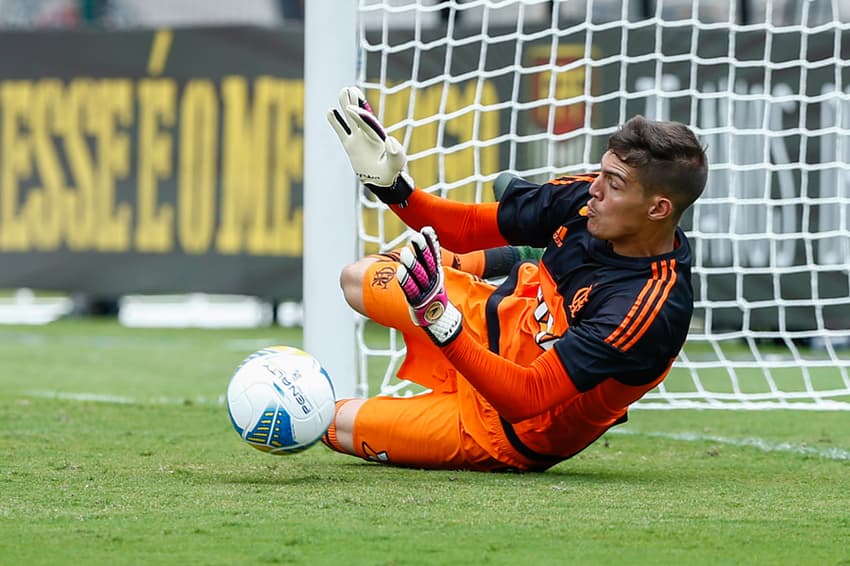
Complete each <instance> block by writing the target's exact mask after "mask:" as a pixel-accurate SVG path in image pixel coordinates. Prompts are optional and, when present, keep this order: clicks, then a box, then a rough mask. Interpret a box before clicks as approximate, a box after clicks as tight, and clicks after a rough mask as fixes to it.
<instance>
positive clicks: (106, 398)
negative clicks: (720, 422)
mask: <svg viewBox="0 0 850 566" xmlns="http://www.w3.org/2000/svg"><path fill="white" fill-rule="evenodd" d="M25 394H26V395H29V396H31V397H41V398H46V399H61V400H66V401H85V402H94V403H114V404H122V405H186V404H187V403H190V404H193V405H205V406H218V407H220V406H223V405H224V395H222V396H220V397H217V398H209V397H195V398H192V399H189V398H184V397H151V398H147V399H140V398H135V397H126V396H122V395H108V394H101V393H68V392H62V391H45V390H34V391H27V392H25ZM607 434H615V435H617V434H620V435H627V436H648V437H651V438H663V439H666V440H678V441H681V442H714V443H716V444H726V445H729V446H737V447H747V448H755V449H757V450H761V451H762V452H783V453H788V454H797V455H801V456H815V457H818V458H824V459H826V460H838V461H842V462H850V451H848V450H843V449H841V448H814V447H812V446H808V445H805V444H791V443H789V442H768V441H767V440H764V439H762V438H730V437H726V436H717V435H710V434H697V433H695V432H642V431H639V430H634V429H628V428H614V429H611V430H609V431H608V433H607Z"/></svg>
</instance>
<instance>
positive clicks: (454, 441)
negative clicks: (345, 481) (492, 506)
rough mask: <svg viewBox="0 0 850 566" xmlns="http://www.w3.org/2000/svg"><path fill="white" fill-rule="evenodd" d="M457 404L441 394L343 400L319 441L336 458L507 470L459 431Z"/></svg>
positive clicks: (398, 463)
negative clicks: (347, 455)
mask: <svg viewBox="0 0 850 566" xmlns="http://www.w3.org/2000/svg"><path fill="white" fill-rule="evenodd" d="M458 403H459V399H458V396H457V395H453V394H445V393H428V394H424V395H418V396H415V397H407V398H395V397H374V398H372V399H348V400H343V401H340V402H339V403H338V404H337V415H336V418H335V420H334V424H333V425H331V428H330V429H329V430H328V432H327V433H326V434H325V436H324V437H323V439H322V441H323V442H324V443H325V444H326V445H327V446H329V447H330V448H332V449H334V450H336V451H337V452H342V453H343V454H350V455H352V456H358V457H360V458H363V459H364V460H369V461H373V462H380V463H383V464H392V465H395V466H407V467H416V468H427V469H468V470H478V471H496V470H503V469H507V468H508V467H509V466H507V465H506V464H504V463H502V462H499V461H498V460H496V459H494V458H493V457H492V456H491V455H490V454H489V453H488V452H487V451H486V450H484V448H482V447H481V446H480V445H479V444H478V443H477V442H475V440H473V438H472V436H470V435H469V434H468V433H467V431H466V430H464V427H463V425H462V423H461V420H460V415H459V408H458Z"/></svg>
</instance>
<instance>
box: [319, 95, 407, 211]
mask: <svg viewBox="0 0 850 566" xmlns="http://www.w3.org/2000/svg"><path fill="white" fill-rule="evenodd" d="M339 106H340V109H341V110H342V112H340V111H339V110H337V109H336V108H331V109H329V110H328V122H330V124H331V127H332V128H333V129H334V131H335V132H336V135H337V136H339V140H340V141H341V142H342V147H343V148H344V149H345V152H346V153H347V154H348V160H349V161H350V162H351V167H352V168H353V169H354V172H355V173H357V176H358V177H359V178H360V182H361V183H363V184H364V185H365V186H366V188H367V189H369V190H370V191H372V193H373V194H374V195H375V196H376V197H378V198H379V199H380V200H381V202H384V203H385V204H399V205H401V206H407V198H408V197H409V196H410V193H412V192H413V189H414V184H413V179H411V178H410V175H408V174H407V172H406V171H405V170H404V168H405V165H406V164H407V154H406V153H405V151H404V147H403V146H402V145H401V143H400V142H399V141H398V140H397V139H395V138H394V137H392V136H388V135H387V133H386V132H385V131H384V127H383V126H382V125H381V123H380V122H378V119H377V118H376V117H375V114H374V113H373V112H372V107H371V106H369V103H368V102H366V98H365V96H363V93H362V92H361V91H360V89H359V88H357V87H353V86H352V87H346V88H344V89H342V90H341V91H340V92H339Z"/></svg>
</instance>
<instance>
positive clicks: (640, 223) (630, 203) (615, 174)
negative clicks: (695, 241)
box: [587, 151, 660, 256]
mask: <svg viewBox="0 0 850 566" xmlns="http://www.w3.org/2000/svg"><path fill="white" fill-rule="evenodd" d="M590 196H591V198H590V200H589V201H588V203H587V229H588V231H589V232H590V233H591V235H593V236H595V237H597V238H599V239H602V240H607V241H608V242H610V243H611V245H612V246H613V249H614V251H615V252H617V253H619V254H621V255H628V256H645V255H655V253H654V252H655V250H651V249H647V246H646V245H645V244H647V243H649V242H650V241H655V240H657V231H658V230H659V228H660V226H659V224H658V222H656V221H655V220H653V210H654V207H655V206H656V204H657V202H656V201H657V198H658V197H657V195H651V194H647V191H645V190H644V188H643V186H642V185H641V184H640V182H639V181H638V177H637V171H636V170H635V169H634V168H633V167H631V166H629V165H626V164H625V163H624V162H623V161H621V160H620V158H618V157H617V156H616V155H615V154H614V153H612V152H610V151H608V152H606V153H605V155H603V156H602V167H601V170H600V173H599V176H598V177H597V178H596V180H595V181H594V182H593V184H592V185H591V187H590Z"/></svg>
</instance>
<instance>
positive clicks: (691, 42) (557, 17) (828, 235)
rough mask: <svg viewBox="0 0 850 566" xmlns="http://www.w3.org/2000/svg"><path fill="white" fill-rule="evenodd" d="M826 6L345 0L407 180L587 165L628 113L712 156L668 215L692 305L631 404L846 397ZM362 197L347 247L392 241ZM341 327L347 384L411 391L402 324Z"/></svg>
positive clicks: (844, 123) (734, 404)
mask: <svg viewBox="0 0 850 566" xmlns="http://www.w3.org/2000/svg"><path fill="white" fill-rule="evenodd" d="M646 5H651V6H652V8H651V13H649V14H642V13H639V12H640V10H639V9H638V6H641V7H643V6H646ZM742 7H743V9H742ZM840 10H841V8H840V7H839V3H838V2H837V1H833V2H832V3H830V2H791V3H786V2H778V1H773V2H771V0H761V1H758V0H753V1H751V2H746V3H742V2H727V1H726V0H723V1H705V0H700V1H698V0H694V1H693V2H692V1H691V0H688V1H683V0H680V1H674V0H656V2H651V3H646V2H628V1H627V0H621V1H607V2H606V1H603V0H595V1H590V0H587V1H573V0H569V1H554V2H550V1H538V0H513V1H508V0H502V1H497V0H487V1H485V0H466V1H463V2H461V1H460V0H453V1H445V0H444V1H441V2H438V1H434V2H430V1H429V2H425V1H424V0H420V1H418V2H416V1H403V0H393V1H383V2H382V1H377V0H360V2H359V5H358V28H359V33H358V37H359V43H360V45H359V47H360V56H359V69H358V82H359V84H360V86H361V87H362V88H363V89H364V90H365V91H366V94H367V97H368V98H369V99H370V101H371V102H372V103H373V106H374V107H375V109H376V112H377V113H378V114H379V116H380V118H381V120H382V121H383V123H384V124H386V125H387V126H388V129H389V130H390V132H391V133H392V134H393V135H395V136H396V137H397V138H399V139H400V140H401V141H402V142H403V143H404V145H405V146H406V147H407V149H408V154H409V156H410V172H411V174H412V176H413V178H414V179H415V180H416V182H417V185H418V186H419V187H420V188H421V189H422V190H425V191H431V192H435V193H437V194H440V195H442V196H445V197H448V198H451V199H456V200H461V201H472V200H475V201H486V200H493V199H494V198H495V196H494V194H493V190H492V182H493V180H494V179H495V177H496V176H497V175H498V173H500V172H502V171H509V172H511V173H514V174H516V175H519V176H521V177H525V178H527V179H531V180H535V181H538V182H542V181H544V180H546V179H548V178H552V177H554V176H557V175H561V174H565V173H575V172H581V171H587V170H595V169H596V168H597V167H598V164H599V159H600V157H601V154H602V152H603V148H604V144H605V142H606V141H607V138H608V136H609V135H610V134H611V133H612V132H613V131H614V130H615V129H616V128H617V126H618V125H619V124H621V123H622V122H624V121H625V120H627V119H628V118H629V117H631V116H633V115H635V114H643V115H644V116H647V117H649V118H655V119H665V120H676V121H680V122H683V123H685V124H687V125H689V126H690V127H691V128H693V129H694V131H695V132H697V134H698V136H699V137H700V139H701V140H702V141H703V142H704V143H705V145H706V146H707V150H708V155H709V160H710V166H711V170H710V175H709V180H708V186H707V188H706V191H705V193H704V195H703V197H702V198H701V199H700V200H699V201H698V202H697V204H696V205H695V206H694V207H693V209H692V211H690V213H689V214H687V216H686V217H685V218H684V219H683V228H684V229H685V230H686V232H687V233H688V235H689V237H690V238H691V240H692V244H693V248H694V254H695V264H694V269H693V284H694V291H695V297H696V309H695V315H694V321H693V325H692V329H691V332H690V335H689V339H688V343H687V345H686V347H685V349H684V351H683V352H682V354H681V355H680V357H679V359H678V360H677V363H676V364H675V365H674V369H673V371H672V372H671V374H670V375H669V376H668V378H667V379H666V380H665V381H664V383H663V384H662V385H661V386H659V387H658V388H657V389H656V390H654V391H652V392H651V393H650V394H648V395H647V396H646V397H645V398H644V399H643V400H642V401H641V402H640V404H639V406H642V407H657V408H679V407H699V408H747V409H762V408H797V409H844V410H846V409H850V377H848V365H850V265H848V264H850V166H848V163H850V63H848V61H849V60H850V25H848V23H847V21H848V17H847V16H848V15H847V14H841V13H839V12H840ZM359 206H360V220H359V223H358V232H359V248H360V249H359V251H360V253H361V254H366V253H372V252H376V251H386V250H390V249H394V248H397V247H399V246H401V245H403V244H404V243H405V242H406V235H405V227H404V226H403V225H402V224H401V223H400V222H399V221H398V220H397V219H396V218H395V217H394V215H393V214H392V213H391V212H390V211H388V210H387V209H386V207H385V206H384V205H382V204H381V203H379V202H376V201H375V200H374V198H373V197H371V196H370V195H369V194H368V193H367V192H366V191H364V192H363V193H362V194H361V196H360V203H359ZM357 336H358V344H359V352H360V362H359V364H360V365H359V372H360V376H361V377H360V385H361V388H362V390H368V391H369V392H370V393H371V394H374V393H377V392H378V390H380V392H383V393H387V394H395V395H400V394H405V392H407V391H410V388H409V384H407V383H404V382H400V381H399V380H397V379H396V377H395V373H396V370H397V369H398V366H399V364H400V362H401V360H402V359H403V355H404V344H403V341H402V340H401V337H400V336H399V335H396V334H394V333H393V332H392V331H388V330H386V329H379V328H374V327H373V326H371V323H367V322H366V321H360V323H359V325H358V327H357ZM376 374H377V375H380V376H382V377H381V378H380V379H376V378H375V377H374V376H375V375H376ZM369 375H372V376H373V377H372V382H371V383H369V377H368V376H369Z"/></svg>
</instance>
